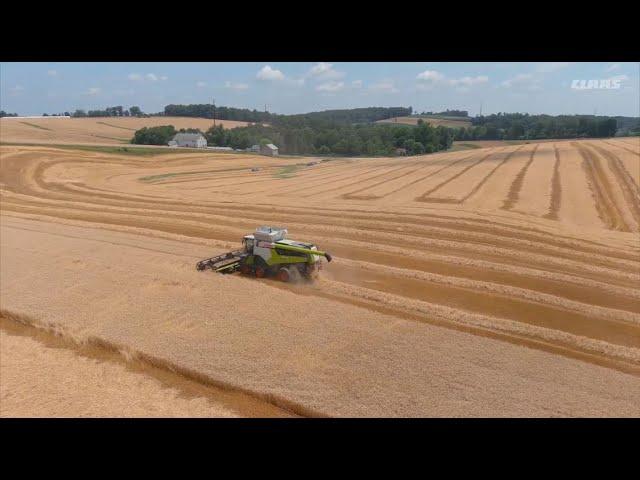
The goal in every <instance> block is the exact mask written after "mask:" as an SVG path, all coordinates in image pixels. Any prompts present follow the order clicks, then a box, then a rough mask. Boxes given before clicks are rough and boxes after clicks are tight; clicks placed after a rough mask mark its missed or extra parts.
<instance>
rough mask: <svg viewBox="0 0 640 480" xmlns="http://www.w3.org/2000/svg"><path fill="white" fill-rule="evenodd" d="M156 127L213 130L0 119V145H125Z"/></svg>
mask: <svg viewBox="0 0 640 480" xmlns="http://www.w3.org/2000/svg"><path fill="white" fill-rule="evenodd" d="M159 125H173V126H174V127H175V128H176V130H180V129H181V128H199V129H200V130H202V131H203V132H204V131H206V130H208V129H209V128H210V127H211V126H213V120H210V119H206V118H189V117H149V118H136V117H95V118H55V117H41V118H11V117H5V118H1V119H0V142H4V143H55V144H62V145H64V144H96V145H99V144H104V145H113V144H121V143H129V141H130V140H131V138H132V137H133V134H134V133H135V131H136V130H139V129H141V128H143V127H156V126H159ZM216 125H223V126H224V128H235V127H243V126H246V125H247V123H246V122H236V121H233V120H217V121H216Z"/></svg>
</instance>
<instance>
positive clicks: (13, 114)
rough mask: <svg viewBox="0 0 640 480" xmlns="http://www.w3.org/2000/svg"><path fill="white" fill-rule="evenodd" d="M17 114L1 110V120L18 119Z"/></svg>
mask: <svg viewBox="0 0 640 480" xmlns="http://www.w3.org/2000/svg"><path fill="white" fill-rule="evenodd" d="M17 116H18V114H17V113H7V112H5V111H4V110H0V118H2V117H17Z"/></svg>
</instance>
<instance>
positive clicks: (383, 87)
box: [369, 80, 400, 93]
mask: <svg viewBox="0 0 640 480" xmlns="http://www.w3.org/2000/svg"><path fill="white" fill-rule="evenodd" d="M369 90H371V91H374V92H382V93H398V92H399V91H400V90H398V89H397V88H396V86H395V84H394V82H393V80H383V81H381V82H378V83H374V84H373V85H371V86H370V87H369Z"/></svg>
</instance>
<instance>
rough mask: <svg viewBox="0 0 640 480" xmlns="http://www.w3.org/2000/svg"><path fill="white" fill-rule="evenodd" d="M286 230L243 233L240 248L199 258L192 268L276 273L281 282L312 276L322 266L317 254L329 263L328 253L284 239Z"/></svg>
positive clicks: (262, 230) (262, 228) (310, 245)
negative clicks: (241, 246) (202, 258)
mask: <svg viewBox="0 0 640 480" xmlns="http://www.w3.org/2000/svg"><path fill="white" fill-rule="evenodd" d="M287 233H288V232H287V229H286V228H277V227H258V228H257V229H256V231H255V233H254V234H253V235H245V236H244V238H243V239H242V245H243V248H242V249H241V250H235V251H233V252H228V253H223V254H222V255H218V256H215V257H211V258H207V259H205V260H201V261H199V262H198V263H197V264H196V268H197V269H198V270H206V269H207V268H210V269H211V270H213V271H214V272H219V273H233V272H237V271H240V272H241V273H243V274H245V275H255V276H256V277H258V278H262V277H266V276H276V277H277V278H278V279H279V280H281V281H283V282H289V281H291V280H294V279H296V278H297V277H305V278H315V277H316V276H317V274H318V272H319V271H320V269H321V268H322V266H321V263H320V258H319V257H324V258H326V259H327V261H328V262H330V261H331V255H329V254H328V253H327V252H321V251H320V250H318V249H317V248H316V246H315V245H313V244H311V243H303V242H296V241H294V240H288V239H287V238H286V236H287Z"/></svg>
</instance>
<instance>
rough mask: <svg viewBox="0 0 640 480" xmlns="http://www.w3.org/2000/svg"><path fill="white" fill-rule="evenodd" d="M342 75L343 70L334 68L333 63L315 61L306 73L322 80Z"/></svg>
mask: <svg viewBox="0 0 640 480" xmlns="http://www.w3.org/2000/svg"><path fill="white" fill-rule="evenodd" d="M344 75H345V74H344V72H338V71H337V70H335V69H334V68H333V64H331V63H325V62H320V63H316V64H315V65H314V66H313V67H311V69H310V70H309V72H308V73H307V76H309V77H317V78H319V79H322V80H329V79H338V78H342V77H344Z"/></svg>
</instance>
